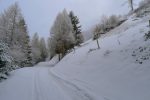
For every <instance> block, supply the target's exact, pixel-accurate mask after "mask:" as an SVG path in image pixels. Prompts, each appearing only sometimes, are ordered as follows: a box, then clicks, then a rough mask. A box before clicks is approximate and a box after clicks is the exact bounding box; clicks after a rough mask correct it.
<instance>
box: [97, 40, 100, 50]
mask: <svg viewBox="0 0 150 100" xmlns="http://www.w3.org/2000/svg"><path fill="white" fill-rule="evenodd" d="M96 41H97V46H98V49H100V46H99V42H98V39H97V40H96Z"/></svg>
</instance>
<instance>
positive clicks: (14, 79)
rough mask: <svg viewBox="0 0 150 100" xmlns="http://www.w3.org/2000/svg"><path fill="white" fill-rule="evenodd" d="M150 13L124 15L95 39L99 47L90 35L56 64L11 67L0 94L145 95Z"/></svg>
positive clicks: (51, 98)
mask: <svg viewBox="0 0 150 100" xmlns="http://www.w3.org/2000/svg"><path fill="white" fill-rule="evenodd" d="M149 19H150V16H147V17H145V18H142V19H137V18H134V17H133V18H129V19H128V20H127V21H126V22H125V23H123V24H122V25H121V26H119V27H117V28H116V29H114V30H112V31H111V32H109V33H108V34H107V35H106V36H102V37H101V38H100V39H99V42H100V46H101V49H100V50H97V49H95V48H97V46H96V41H92V40H89V41H87V42H86V43H84V44H83V45H82V47H80V48H77V49H76V51H75V52H71V53H70V54H68V55H67V56H66V57H64V58H63V59H62V61H61V62H59V63H58V64H56V66H55V67H48V66H53V64H55V63H54V62H55V61H54V60H52V61H51V62H52V64H51V63H50V62H46V63H40V64H38V65H37V66H35V67H33V68H23V69H20V70H16V71H14V72H12V76H11V77H10V78H9V79H8V80H6V81H4V82H2V83H0V100H149V99H150V59H148V57H149V58H150V40H149V41H144V33H146V32H147V31H148V30H149V28H148V27H147V26H148V20H149ZM144 57H146V59H145V58H144Z"/></svg>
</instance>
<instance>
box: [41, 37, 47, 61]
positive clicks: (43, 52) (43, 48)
mask: <svg viewBox="0 0 150 100" xmlns="http://www.w3.org/2000/svg"><path fill="white" fill-rule="evenodd" d="M39 45H40V52H41V61H45V60H46V58H47V57H48V52H47V47H46V43H45V39H44V38H41V39H40V44H39Z"/></svg>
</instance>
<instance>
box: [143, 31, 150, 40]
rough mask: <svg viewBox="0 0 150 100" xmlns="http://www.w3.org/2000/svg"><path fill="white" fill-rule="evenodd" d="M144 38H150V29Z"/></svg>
mask: <svg viewBox="0 0 150 100" xmlns="http://www.w3.org/2000/svg"><path fill="white" fill-rule="evenodd" d="M144 38H145V41H147V40H149V39H150V31H148V33H145V35H144Z"/></svg>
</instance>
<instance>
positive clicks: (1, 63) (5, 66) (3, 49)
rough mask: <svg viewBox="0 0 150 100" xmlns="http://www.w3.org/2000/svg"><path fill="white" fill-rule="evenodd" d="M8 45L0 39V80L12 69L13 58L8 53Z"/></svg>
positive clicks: (13, 67)
mask: <svg viewBox="0 0 150 100" xmlns="http://www.w3.org/2000/svg"><path fill="white" fill-rule="evenodd" d="M8 50H9V47H8V46H7V45H6V44H5V43H3V42H2V41H0V80H2V79H5V78H7V75H8V72H10V71H12V70H14V69H15V68H16V66H14V65H13V58H12V57H11V56H10V55H9V53H8Z"/></svg>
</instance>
